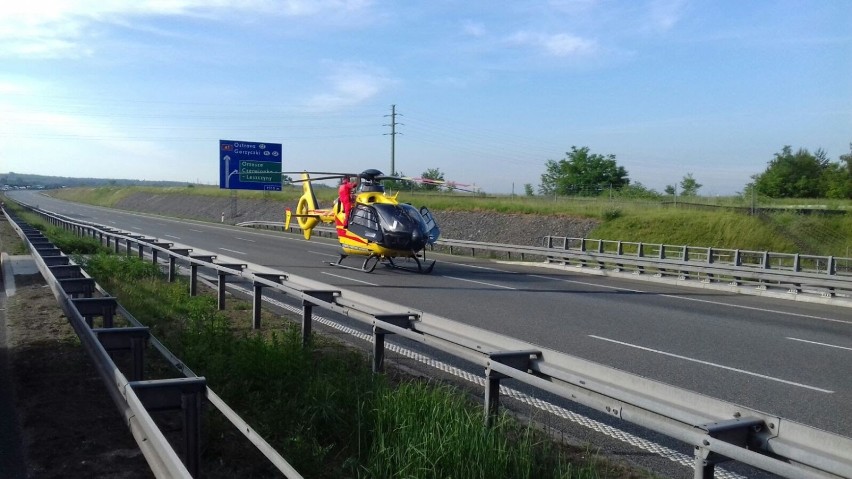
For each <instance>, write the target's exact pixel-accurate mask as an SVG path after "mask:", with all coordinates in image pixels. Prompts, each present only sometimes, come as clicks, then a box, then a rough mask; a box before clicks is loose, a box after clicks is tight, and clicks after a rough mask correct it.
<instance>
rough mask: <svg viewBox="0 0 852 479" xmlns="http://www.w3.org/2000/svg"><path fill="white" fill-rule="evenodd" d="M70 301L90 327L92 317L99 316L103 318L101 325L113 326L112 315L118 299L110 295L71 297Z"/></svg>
mask: <svg viewBox="0 0 852 479" xmlns="http://www.w3.org/2000/svg"><path fill="white" fill-rule="evenodd" d="M71 303H72V304H73V305H74V307H75V308H77V311H79V312H80V316H83V318H84V319H85V320H86V324H87V325H89V327H90V328H91V327H92V325H93V324H94V318H95V317H97V316H101V317H102V318H103V327H104V328H111V327H112V326H113V317H114V316H115V310H116V309H117V308H118V301H117V300H116V299H115V298H113V297H112V296H105V297H103V298H72V299H71Z"/></svg>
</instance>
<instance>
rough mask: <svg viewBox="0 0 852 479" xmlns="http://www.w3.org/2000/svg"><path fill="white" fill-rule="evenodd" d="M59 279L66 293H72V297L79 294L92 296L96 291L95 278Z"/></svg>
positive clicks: (86, 296) (76, 296)
mask: <svg viewBox="0 0 852 479" xmlns="http://www.w3.org/2000/svg"><path fill="white" fill-rule="evenodd" d="M57 281H59V285H60V286H62V290H63V291H65V294H68V295H71V297H72V298H78V297H79V295H83V297H85V298H91V297H92V294H94V292H95V280H94V278H65V279H57Z"/></svg>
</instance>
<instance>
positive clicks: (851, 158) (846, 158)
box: [840, 143, 852, 177]
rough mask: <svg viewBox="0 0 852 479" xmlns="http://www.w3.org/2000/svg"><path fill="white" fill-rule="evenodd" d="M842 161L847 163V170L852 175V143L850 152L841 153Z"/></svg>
mask: <svg viewBox="0 0 852 479" xmlns="http://www.w3.org/2000/svg"><path fill="white" fill-rule="evenodd" d="M840 162H841V163H845V164H846V172H847V173H849V176H850V177H852V143H849V153H847V154H845V155H840Z"/></svg>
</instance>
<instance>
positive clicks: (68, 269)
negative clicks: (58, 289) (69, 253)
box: [47, 264, 84, 279]
mask: <svg viewBox="0 0 852 479" xmlns="http://www.w3.org/2000/svg"><path fill="white" fill-rule="evenodd" d="M47 269H49V270H50V274H52V275H53V277H54V278H56V279H66V278H83V277H84V276H83V270H82V269H80V265H77V264H61V265H57V266H48V268H47Z"/></svg>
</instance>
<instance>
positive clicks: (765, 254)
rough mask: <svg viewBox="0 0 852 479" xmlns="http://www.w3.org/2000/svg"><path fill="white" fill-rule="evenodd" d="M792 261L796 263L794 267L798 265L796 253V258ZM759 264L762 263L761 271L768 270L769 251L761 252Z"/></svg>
mask: <svg viewBox="0 0 852 479" xmlns="http://www.w3.org/2000/svg"><path fill="white" fill-rule="evenodd" d="M793 261H794V262H795V263H796V265H798V264H799V254H798V253H796V258H795V259H794V260H793ZM761 263H762V264H761V266H762V267H763V269H769V251H764V252H763V260H762V261H761ZM797 267H798V266H797ZM796 271H798V269H797V270H796Z"/></svg>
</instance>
